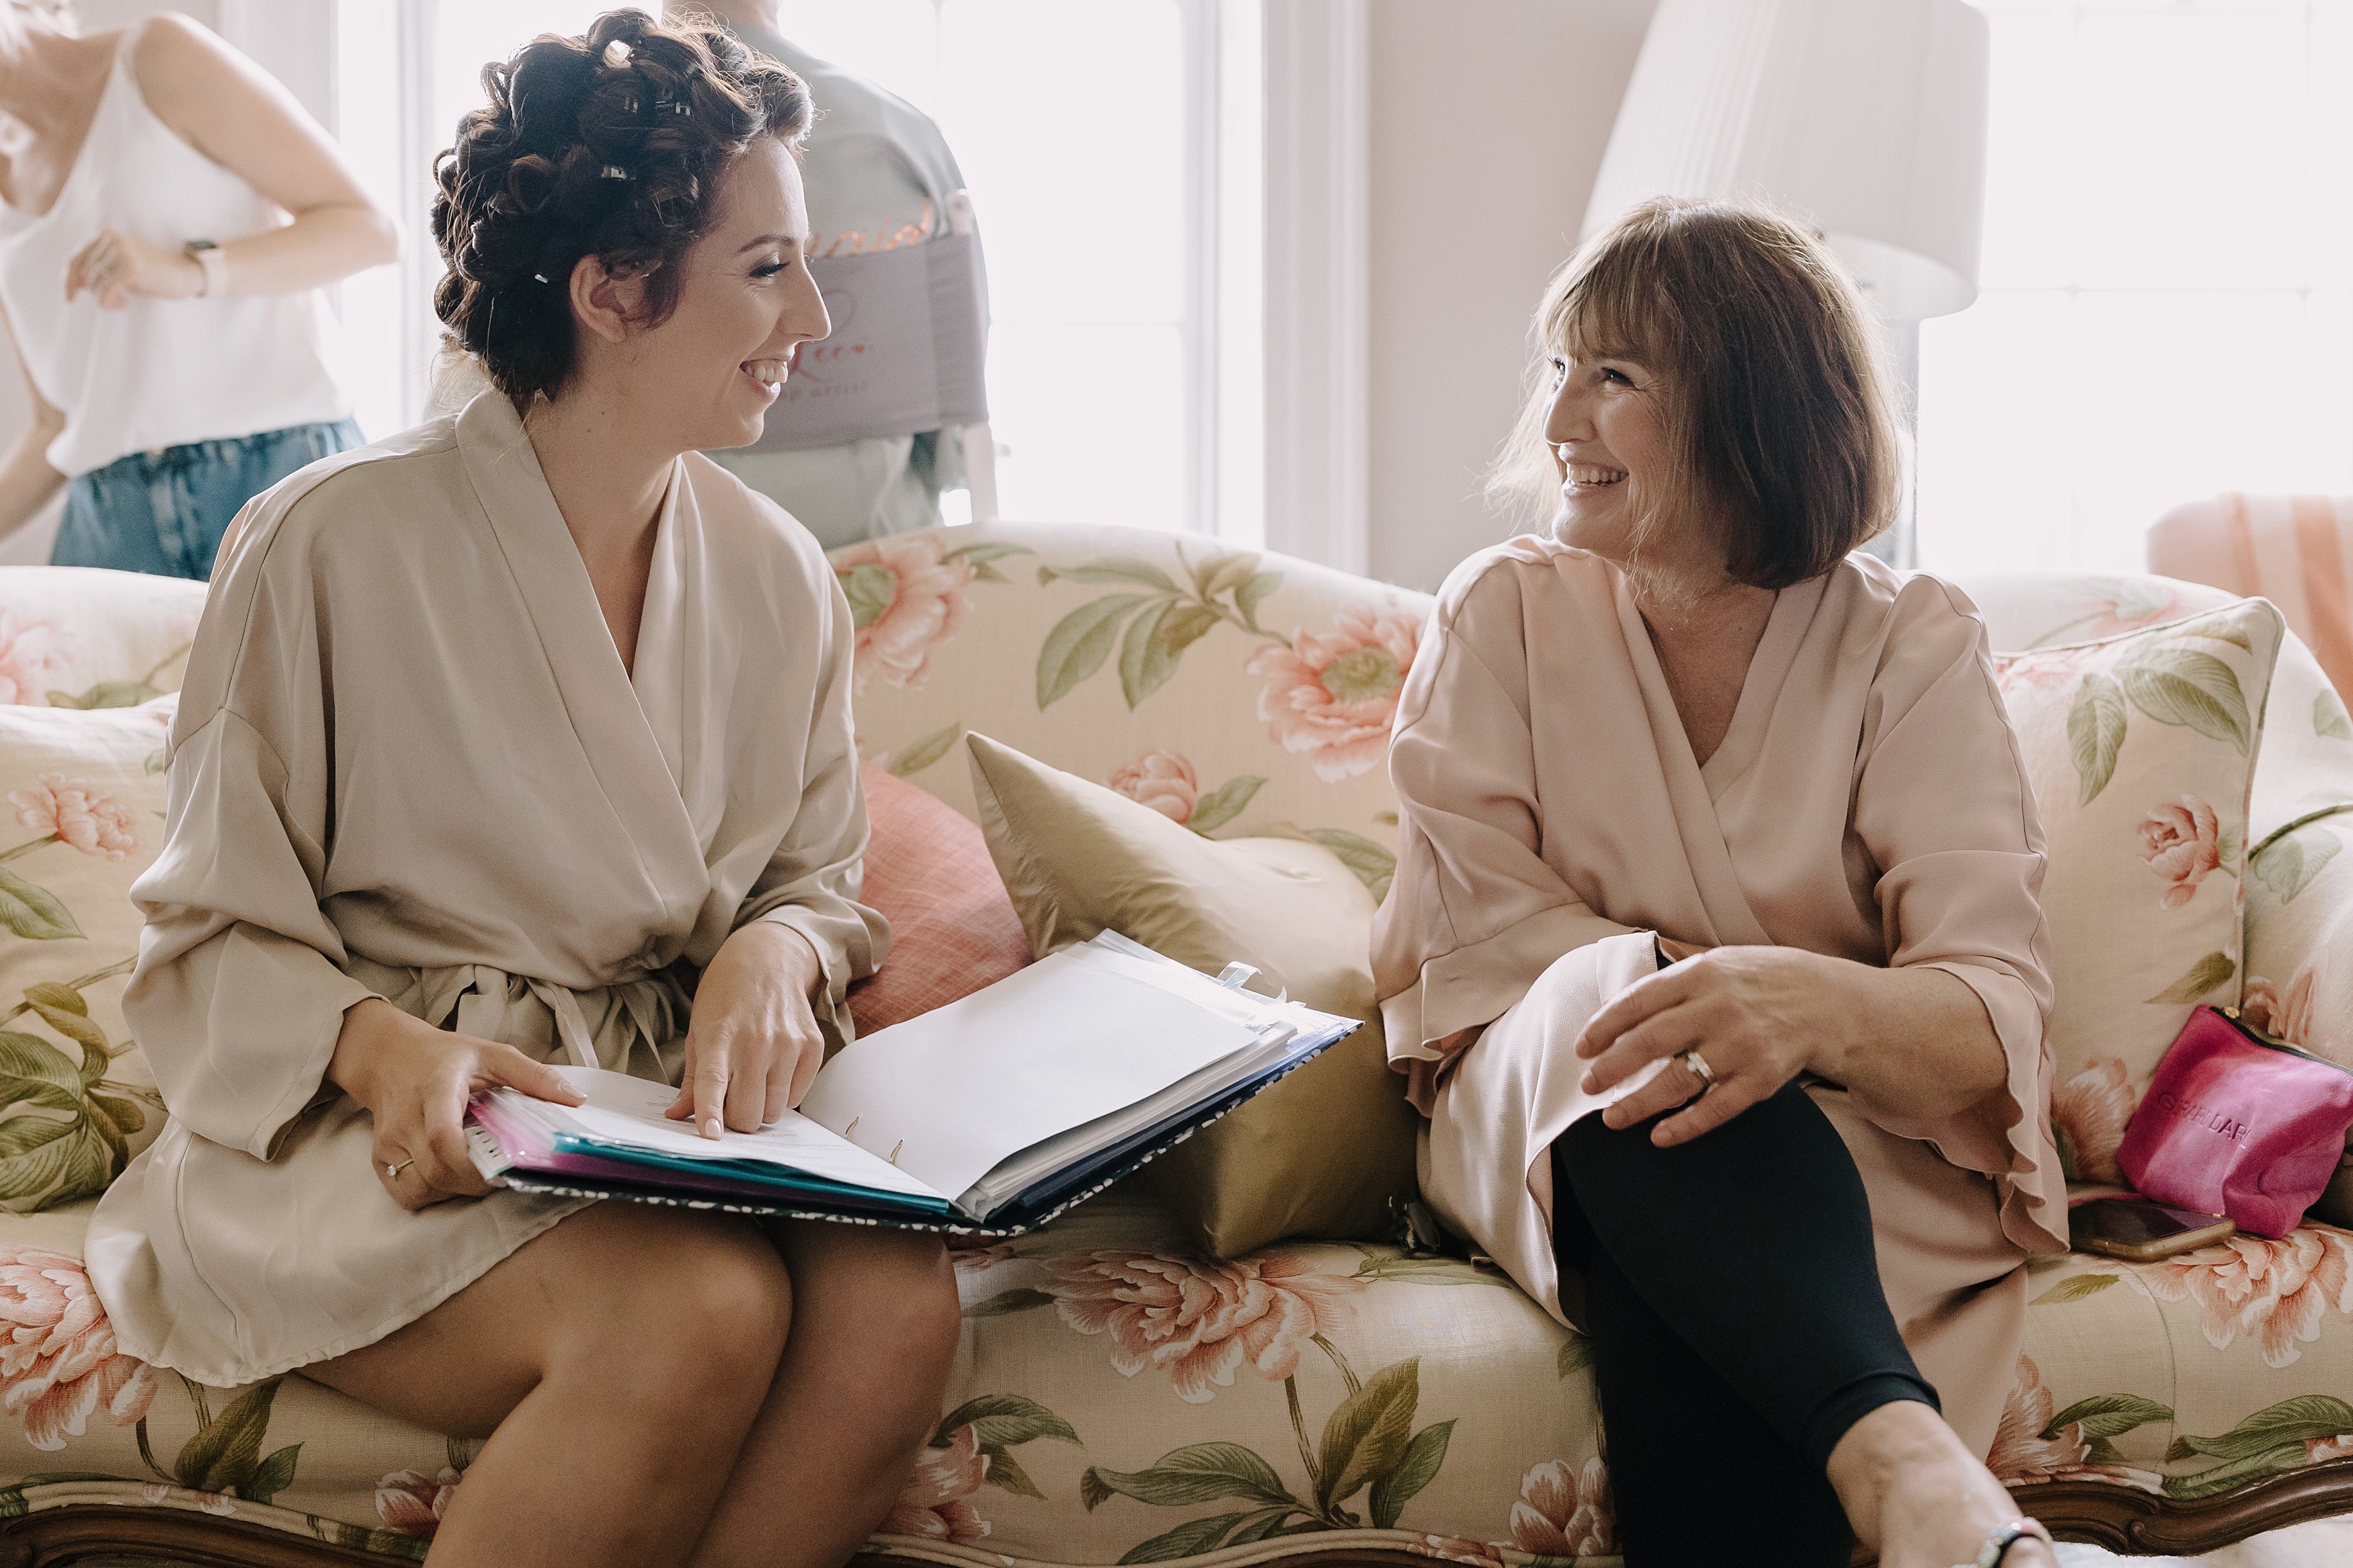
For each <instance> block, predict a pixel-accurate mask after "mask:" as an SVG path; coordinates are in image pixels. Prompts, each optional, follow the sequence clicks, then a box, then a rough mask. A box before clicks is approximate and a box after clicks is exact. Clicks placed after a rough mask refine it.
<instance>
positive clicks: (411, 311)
mask: <svg viewBox="0 0 2353 1568" xmlns="http://www.w3.org/2000/svg"><path fill="white" fill-rule="evenodd" d="M611 4H612V0H601V3H600V0H400V4H398V5H385V4H383V3H382V0H339V13H338V14H339V19H340V22H341V37H340V38H339V85H340V88H341V92H342V101H343V104H344V106H345V110H346V112H345V113H344V114H343V121H344V124H343V137H344V140H345V142H346V145H347V146H348V147H349V148H350V149H351V151H352V153H353V158H354V161H355V162H356V163H358V164H359V165H360V167H361V169H362V171H363V174H364V175H365V176H366V177H367V178H369V179H370V181H371V183H372V184H375V185H376V186H377V187H378V190H379V193H380V194H381V195H383V197H384V199H385V200H386V201H387V202H388V203H390V204H391V205H393V207H394V210H395V211H396V212H398V213H399V214H400V216H401V219H402V222H403V224H404V225H405V226H406V228H407V229H408V231H409V251H408V255H407V258H406V262H405V264H404V266H403V268H401V269H400V273H399V276H398V277H394V276H393V275H392V274H391V273H389V272H386V273H381V274H377V275H375V276H374V277H373V278H372V279H369V280H368V281H367V282H366V283H364V285H362V291H361V293H360V295H359V296H357V297H355V298H354V300H353V304H354V306H355V307H356V309H354V310H352V311H351V312H350V314H351V315H352V316H353V318H355V319H354V320H353V328H354V335H355V336H356V337H357V338H358V339H359V340H360V342H359V343H358V344H357V345H355V346H357V347H358V348H359V349H360V351H361V352H360V353H359V354H358V355H356V356H355V358H356V359H357V361H358V362H359V363H361V364H362V365H363V366H364V367H373V368H364V372H363V374H364V375H365V377H366V378H367V384H366V386H365V388H364V392H363V397H364V400H365V402H366V405H367V407H368V410H369V411H370V412H371V413H372V414H373V415H374V418H373V419H372V420H371V422H370V423H369V425H368V428H369V429H370V430H371V431H382V430H389V429H396V428H398V427H399V426H401V425H403V424H406V423H408V422H410V421H411V420H413V419H414V418H416V417H417V415H418V414H419V412H420V411H421V409H422V407H423V402H422V396H423V385H424V373H425V365H426V363H427V360H428V359H429V356H430V353H431V350H432V344H433V342H434V341H435V339H436V334H437V324H436V323H435V321H433V318H432V314H431V310H430V308H429V306H428V305H427V303H426V300H427V295H428V294H429V291H430V289H431V287H432V284H433V281H434V279H436V278H437V277H438V275H439V271H440V265H439V260H438V257H437V256H436V255H435V254H434V252H433V249H432V244H431V238H430V234H429V227H428V224H427V210H428V204H429V201H430V196H431V187H430V183H429V179H428V178H427V174H426V170H427V165H428V163H429V160H430V158H431V156H432V154H433V153H435V152H436V151H438V149H440V148H443V147H446V146H448V142H449V137H450V134H451V132H452V129H453V128H454V127H455V126H456V124H457V121H458V117H459V115H460V114H461V113H463V112H464V111H465V110H468V109H470V108H471V107H473V106H474V105H476V104H478V103H480V101H481V90H480V70H481V67H482V65H483V63H484V62H485V61H487V60H490V59H492V58H503V57H505V56H506V55H508V54H510V53H512V51H513V50H514V49H515V48H516V47H520V46H521V45H522V43H524V42H525V41H527V40H528V39H530V38H531V37H533V36H535V35H537V34H539V33H543V32H550V31H555V32H570V33H577V32H579V31H582V30H583V29H585V28H586V26H587V24H588V23H589V21H590V20H592V19H593V18H594V17H595V16H596V15H597V14H598V13H600V12H602V11H604V10H607V9H608V8H610V5H611ZM644 8H645V9H649V10H650V9H657V8H658V7H656V6H653V5H648V6H646V7H644ZM1232 8H1233V5H1232V0H1223V4H1222V5H1221V3H1220V0H1118V3H1117V4H1103V3H1101V0H796V3H792V4H787V5H786V6H785V8H784V18H783V20H784V24H785V29H786V34H787V36H788V37H792V38H793V40H794V41H795V42H796V43H797V44H798V45H800V46H801V47H804V48H806V49H807V50H808V51H809V52H810V53H812V54H815V55H818V56H819V57H821V58H826V59H829V60H831V61H833V62H835V63H836V64H839V65H841V66H844V67H846V68H849V69H850V70H854V71H856V72H858V73H860V74H861V75H863V76H866V77H868V78H870V79H872V80H874V81H875V82H877V83H879V84H880V85H881V86H882V87H884V88H886V89H889V90H891V91H892V92H894V93H897V94H898V95H899V96H900V97H902V98H904V99H906V100H908V101H909V102H911V103H913V105H914V106H915V107H917V108H918V109H921V110H923V111H924V112H925V113H927V114H929V115H931V116H932V117H933V118H934V120H936V121H938V122H939V124H940V126H941V129H942V130H943V131H944V132H945V133H946V136H947V139H948V142H949V145H950V147H951V148H952V149H953V150H954V151H955V155H956V159H957V162H958V163H959V164H960V165H961V167H962V168H963V171H964V174H965V180H966V181H967V183H968V184H969V187H970V189H971V191H972V194H973V201H974V206H975V210H976V215H977V217H978V220H979V224H980V228H981V235H982V239H983V242H984V245H985V246H986V248H987V262H988V273H989V289H990V302H991V306H992V310H993V317H994V321H993V326H992V330H991V334H990V340H989V367H988V377H989V401H990V412H991V416H992V426H993V428H994V431H995V434H996V437H997V442H998V458H997V485H998V490H999V495H1000V506H1001V510H1002V511H1003V513H1004V514H1005V515H1006V516H1008V517H1017V518H1024V519H1038V520H1051V519H1083V520H1087V521H1115V522H1127V523H1137V524H1143V525H1145V526H1151V527H1160V528H1202V529H1216V528H1219V525H1220V519H1219V515H1218V514H1219V504H1218V496H1217V474H1216V466H1215V444H1216V441H1217V395H1218V388H1219V380H1218V366H1217V363H1216V360H1217V356H1216V352H1215V344H1216V343H1217V341H1218V335H1217V334H1218V322H1217V320H1216V305H1217V301H1218V292H1219V291H1218V289H1217V286H1216V285H1217V280H1218V277H1217V275H1218V270H1219V256H1218V252H1217V249H1216V245H1217V225H1216V213H1217V191H1216V178H1215V174H1216V168H1217V164H1216V158H1217V152H1218V148H1217V126H1218V122H1219V108H1218V106H1219V100H1218V98H1217V90H1216V79H1217V72H1218V62H1219V50H1218V19H1219V16H1220V14H1221V13H1222V12H1223V11H1227V10H1231V9H1232ZM1235 87H1236V89H1237V90H1247V91H1248V92H1250V93H1252V94H1254V93H1255V91H1256V89H1257V83H1256V82H1255V80H1252V81H1250V82H1248V83H1237V84H1235ZM818 107H819V109H820V110H822V109H823V105H822V104H820V105H819V106H818ZM1251 107H1252V108H1253V110H1254V107H1255V106H1254V103H1253V104H1252V106H1251ZM1205 171H1206V172H1205ZM1229 270H1230V268H1229ZM368 290H373V292H369V291H368ZM952 500H959V501H960V500H963V497H962V496H961V495H958V496H955V497H954V498H952ZM1227 510H1231V509H1230V508H1229V509H1227ZM1225 521H1229V522H1230V521H1232V520H1225ZM1248 526H1254V523H1252V522H1246V523H1245V527H1248ZM1227 531H1229V532H1230V531H1233V530H1231V529H1230V528H1229V529H1228V530H1227Z"/></svg>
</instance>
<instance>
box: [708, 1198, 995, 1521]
mask: <svg viewBox="0 0 2353 1568" xmlns="http://www.w3.org/2000/svg"><path fill="white" fill-rule="evenodd" d="M772 1234H773V1236H774V1237H775V1239H776V1247H777V1248H778V1250H779V1251H780V1252H782V1254H783V1255H784V1259H785V1267H786V1269H787V1271H789V1272H790V1274H791V1275H792V1279H793V1326H792V1333H791V1336H790V1337H789V1338H788V1339H787V1340H786V1343H785V1353H784V1359H783V1361H782V1363H780V1364H779V1365H778V1367H777V1369H776V1385H775V1386H774V1387H773V1388H771V1389H770V1390H769V1391H768V1398H767V1402H766V1403H765V1405H762V1406H761V1407H760V1413H759V1416H758V1418H757V1419H756V1420H755V1421H754V1423H753V1426H752V1433H751V1436H749V1437H748V1438H746V1439H745V1440H744V1447H743V1450H742V1453H741V1455H740V1457H739V1458H737V1459H736V1462H735V1471H734V1474H733V1476H731V1477H729V1478H728V1481H727V1489H726V1490H725V1491H724V1492H723V1494H722V1495H721V1496H720V1499H719V1504H718V1508H717V1509H716V1510H715V1511H714V1512H713V1513H712V1518H711V1526H710V1529H709V1531H708V1532H707V1533H705V1535H704V1536H703V1538H702V1547H701V1549H700V1550H699V1551H697V1552H695V1554H694V1560H693V1561H694V1563H695V1568H739V1565H750V1564H758V1565H759V1568H839V1564H841V1563H846V1562H847V1561H849V1557H850V1554H851V1553H852V1552H856V1551H857V1550H858V1547H859V1545H860V1542H863V1541H864V1540H865V1539H866V1537H867V1536H868V1535H869V1534H870V1533H871V1531H873V1529H874V1527H875V1525H876V1524H878V1523H880V1522H881V1519H882V1517H883V1515H885V1514H887V1513H889V1512H890V1511H891V1505H892V1503H893V1502H894V1501H896V1500H897V1499H898V1496H899V1491H900V1489H901V1488H902V1486H904V1485H905V1484H906V1480H907V1475H908V1471H909V1469H910V1467H911V1465H912V1463H913V1458H914V1455H915V1451H916V1450H917V1449H918V1448H920V1447H922V1446H923V1442H924V1441H925V1439H927V1438H928V1437H929V1436H931V1434H932V1430H933V1428H934V1426H937V1425H938V1424H939V1419H940V1403H941V1396H942V1394H944V1391H945V1390H946V1387H947V1380H948V1373H949V1372H950V1370H951V1368H952V1366H953V1365H954V1363H955V1351H956V1342H957V1338H958V1335H959V1333H960V1332H961V1330H962V1324H963V1319H962V1316H961V1313H960V1311H959V1309H958V1307H957V1303H956V1289H955V1271H954V1270H953V1269H952V1268H950V1267H949V1265H948V1257H947V1251H946V1249H945V1248H944V1247H942V1246H941V1244H940V1242H939V1239H938V1238H937V1237H930V1236H923V1235H919V1234H916V1233H913V1232H911V1231H902V1230H882V1229H878V1228H875V1227H872V1226H847V1225H823V1224H816V1223H797V1224H785V1225H779V1226H776V1228H775V1230H774V1232H773V1233H772Z"/></svg>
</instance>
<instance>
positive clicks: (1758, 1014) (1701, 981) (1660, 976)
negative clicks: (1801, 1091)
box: [1577, 939, 1847, 1149]
mask: <svg viewBox="0 0 2353 1568" xmlns="http://www.w3.org/2000/svg"><path fill="white" fill-rule="evenodd" d="M1659 946H1660V950H1661V952H1663V953H1665V954H1666V956H1667V957H1669V958H1671V959H1673V960H1675V961H1676V962H1675V963H1673V964H1672V966H1671V967H1669V968H1666V969H1662V970H1661V971H1659V973H1656V974H1648V975H1644V976H1643V977H1642V978H1641V979H1640V980H1638V981H1636V982H1635V983H1634V984H1631V985H1630V986H1628V987H1627V988H1626V989H1625V990H1623V991H1621V992H1620V993H1619V994H1617V995H1616V996H1614V997H1612V998H1611V999H1610V1000H1609V1003H1607V1004H1606V1005H1604V1006H1603V1007H1602V1008H1601V1010H1600V1011H1599V1012H1598V1013H1596V1014H1594V1016H1593V1017H1592V1019H1591V1020H1590V1021H1589V1022H1588V1024H1587V1025H1586V1026H1585V1029H1584V1032H1583V1033H1582V1034H1580V1035H1578V1037H1577V1057H1578V1058H1579V1059H1580V1060H1584V1061H1588V1062H1589V1063H1590V1064H1591V1065H1590V1066H1588V1068H1586V1069H1585V1077H1584V1080H1583V1083H1582V1087H1583V1089H1585V1091H1586V1092H1587V1093H1588V1094H1599V1093H1602V1092H1605V1091H1606V1090H1608V1089H1610V1088H1612V1087H1614V1086H1615V1085H1617V1084H1620V1083H1622V1082H1624V1081H1625V1080H1626V1079H1630V1078H1631V1077H1633V1076H1634V1075H1635V1074H1636V1073H1638V1072H1640V1071H1641V1069H1642V1068H1645V1067H1647V1066H1648V1065H1650V1064H1651V1063H1652V1062H1657V1061H1667V1060H1668V1059H1669V1058H1683V1054H1684V1053H1685V1052H1696V1053H1697V1054H1698V1057H1699V1059H1700V1060H1701V1061H1703V1062H1704V1063H1706V1069H1705V1071H1704V1073H1703V1072H1702V1071H1701V1070H1700V1069H1698V1068H1694V1067H1693V1066H1691V1065H1690V1064H1689V1062H1688V1061H1687V1060H1676V1061H1672V1062H1671V1063H1670V1065H1669V1066H1668V1067H1666V1068H1662V1070H1660V1071H1659V1072H1657V1073H1656V1074H1654V1075H1653V1076H1652V1077H1651V1079H1650V1081H1649V1082H1647V1083H1645V1084H1643V1085H1642V1086H1641V1088H1639V1089H1635V1090H1634V1091H1633V1092H1631V1093H1630V1094H1629V1095H1627V1096H1626V1097H1625V1098H1624V1099H1623V1100H1619V1101H1618V1102H1617V1103H1616V1104H1614V1105H1612V1106H1610V1107H1609V1109H1608V1110H1604V1111H1603V1112H1602V1113H1601V1114H1602V1120H1603V1121H1606V1122H1607V1123H1608V1124H1609V1126H1610V1127H1612V1128H1627V1127H1631V1126H1633V1125H1635V1124H1636V1123H1637V1122H1640V1121H1646V1120H1648V1119H1649V1118H1651V1117H1653V1116H1658V1115H1660V1114H1662V1113H1663V1112H1666V1111H1670V1110H1674V1109H1675V1107H1677V1106H1684V1107H1687V1109H1686V1110H1683V1113H1682V1114H1681V1115H1678V1116H1671V1117H1668V1118H1667V1119H1666V1120H1665V1121H1662V1122H1660V1123H1659V1124H1658V1126H1656V1127H1655V1128H1653V1129H1651V1142H1653V1143H1656V1144H1657V1145H1658V1146H1659V1147H1660V1148H1662V1149H1667V1148H1672V1147H1673V1146H1674V1145H1676V1144H1678V1143H1688V1142H1691V1141H1692V1140H1693V1139H1694V1138H1697V1137H1699V1136H1700V1135H1702V1134H1703V1133H1705V1132H1709V1131H1714V1130H1715V1129H1716V1128H1718V1127H1721V1126H1723V1125H1724V1124H1725V1122H1727V1121H1731V1120H1732V1119H1733V1118H1734V1117H1736V1116H1737V1115H1739V1114H1740V1113H1741V1112H1742V1111H1744V1110H1747V1109H1748V1108H1749V1107H1750V1106H1752V1105H1755V1104H1757V1102H1758V1101H1760V1100H1767V1099H1770V1098H1771V1097H1772V1096H1773V1095H1775V1094H1776V1093H1778V1092H1779V1090H1780V1089H1781V1088H1782V1086H1783V1085H1785V1084H1787V1083H1788V1082H1789V1080H1790V1079H1794V1078H1796V1077H1797V1076H1798V1075H1799V1074H1800V1073H1804V1072H1810V1071H1816V1070H1819V1068H1820V1065H1821V1064H1820V1063H1819V1062H1817V1061H1816V1060H1815V1055H1816V1051H1817V1047H1819V1046H1820V1044H1821V1043H1823V1042H1824V1041H1826V1040H1828V1039H1830V1038H1831V1037H1834V1036H1835V1035H1836V1034H1837V1032H1838V1031H1839V1030H1840V1029H1841V1027H1842V1026H1843V1024H1844V1023H1845V1021H1846V1017H1847V1014H1846V1012H1845V1010H1844V1008H1843V1006H1842V1005H1841V1001H1840V994H1841V990H1842V987H1841V985H1840V984H1839V981H1840V978H1841V977H1840V976H1838V975H1837V974H1835V973H1828V971H1830V970H1831V969H1832V968H1833V967H1834V966H1837V965H1839V964H1841V962H1842V961H1841V960H1839V959H1835V958H1826V957H1824V956H1822V955H1821V954H1820V953H1815V952H1805V951H1804V950H1802V949H1799V948H1790V947H1720V948H1715V949H1712V950H1705V951H1703V950H1700V949H1697V948H1693V947H1690V946H1687V945H1685V944H1683V943H1680V942H1669V941H1666V940H1664V939H1662V940H1661V941H1660V943H1659Z"/></svg>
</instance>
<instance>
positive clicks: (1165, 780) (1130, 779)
mask: <svg viewBox="0 0 2353 1568" xmlns="http://www.w3.org/2000/svg"><path fill="white" fill-rule="evenodd" d="M1103 783H1104V784H1108V785H1110V786H1111V787H1112V788H1113V789H1115V790H1117V791H1119V793H1120V794H1122V795H1125V796H1127V798H1128V799H1130V800H1133V801H1136V802H1139V803H1141V804H1143V805H1148V806H1150V807H1151V808H1152V809H1153V810H1155V811H1156V812H1158V813H1159V814H1160V815H1161V816H1165V817H1166V818H1167V819H1168V820H1169V821H1171V822H1173V823H1175V824H1176V826H1179V827H1182V826H1185V824H1187V823H1188V822H1190V821H1192V820H1193V807H1194V805H1196V804H1197V803H1198V801H1199V800H1200V798H1201V776H1200V774H1198V773H1195V772H1194V771H1193V764H1192V763H1188V762H1187V761H1186V760H1185V759H1184V758H1183V757H1181V756H1179V755H1178V754H1177V753H1176V752H1168V751H1161V750H1159V749H1157V748H1155V749H1154V750H1152V751H1149V752H1145V753H1144V754H1143V755H1141V756H1139V757H1137V758H1136V759H1135V760H1134V762H1132V763H1124V764H1122V765H1121V766H1119V767H1116V768H1113V770H1112V773H1111V776H1110V777H1109V778H1107V779H1105V780H1103Z"/></svg>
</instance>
